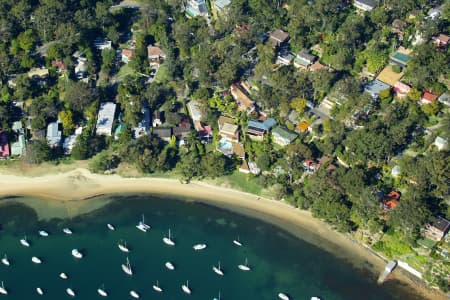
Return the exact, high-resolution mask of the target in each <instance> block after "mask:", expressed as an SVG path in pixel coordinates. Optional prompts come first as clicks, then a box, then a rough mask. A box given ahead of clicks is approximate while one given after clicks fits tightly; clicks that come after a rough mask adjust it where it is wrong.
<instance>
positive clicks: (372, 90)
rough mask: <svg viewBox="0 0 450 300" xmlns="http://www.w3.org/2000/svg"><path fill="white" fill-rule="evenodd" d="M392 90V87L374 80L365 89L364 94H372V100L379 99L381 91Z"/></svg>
mask: <svg viewBox="0 0 450 300" xmlns="http://www.w3.org/2000/svg"><path fill="white" fill-rule="evenodd" d="M387 89H390V86H389V85H387V84H386V83H384V82H381V81H379V80H377V79H375V80H372V81H371V82H369V83H368V84H367V85H366V86H365V87H364V92H366V93H368V94H370V95H371V96H372V98H374V99H378V97H379V93H380V92H381V91H384V90H387Z"/></svg>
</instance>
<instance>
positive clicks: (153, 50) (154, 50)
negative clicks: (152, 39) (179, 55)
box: [147, 45, 166, 66]
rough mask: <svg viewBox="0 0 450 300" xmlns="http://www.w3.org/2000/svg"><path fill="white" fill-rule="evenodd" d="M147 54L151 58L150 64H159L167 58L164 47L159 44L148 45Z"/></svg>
mask: <svg viewBox="0 0 450 300" xmlns="http://www.w3.org/2000/svg"><path fill="white" fill-rule="evenodd" d="M147 56H148V59H149V60H150V65H151V66H152V65H159V64H161V62H162V61H163V60H164V59H165V58H166V55H165V54H164V52H163V51H162V49H161V48H160V47H158V46H153V45H150V46H148V47H147Z"/></svg>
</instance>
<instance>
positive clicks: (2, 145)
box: [0, 131, 10, 158]
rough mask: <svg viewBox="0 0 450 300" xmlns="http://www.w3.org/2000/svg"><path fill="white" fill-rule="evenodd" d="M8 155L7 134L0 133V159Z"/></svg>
mask: <svg viewBox="0 0 450 300" xmlns="http://www.w3.org/2000/svg"><path fill="white" fill-rule="evenodd" d="M9 154H10V152H9V141H8V133H7V132H6V131H0V158H5V157H8V156H9Z"/></svg>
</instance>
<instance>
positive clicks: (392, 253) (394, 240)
mask: <svg viewBox="0 0 450 300" xmlns="http://www.w3.org/2000/svg"><path fill="white" fill-rule="evenodd" d="M402 239H403V237H402V236H401V234H400V233H399V232H392V233H391V232H389V233H386V234H385V235H384V236H383V238H382V239H381V241H379V242H377V243H375V244H374V245H373V248H374V249H375V250H377V251H380V252H382V253H384V254H385V255H386V256H388V257H390V258H394V257H398V256H401V255H406V254H414V255H415V254H416V253H415V252H414V250H413V249H412V248H411V246H410V245H408V244H406V243H404V242H402Z"/></svg>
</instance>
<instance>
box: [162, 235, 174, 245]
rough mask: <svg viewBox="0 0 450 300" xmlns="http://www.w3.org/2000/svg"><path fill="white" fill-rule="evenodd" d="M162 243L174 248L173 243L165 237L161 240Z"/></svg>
mask: <svg viewBox="0 0 450 300" xmlns="http://www.w3.org/2000/svg"><path fill="white" fill-rule="evenodd" d="M163 242H164V244H166V245H168V246H175V242H174V241H172V240H171V239H169V238H167V237H165V238H163Z"/></svg>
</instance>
